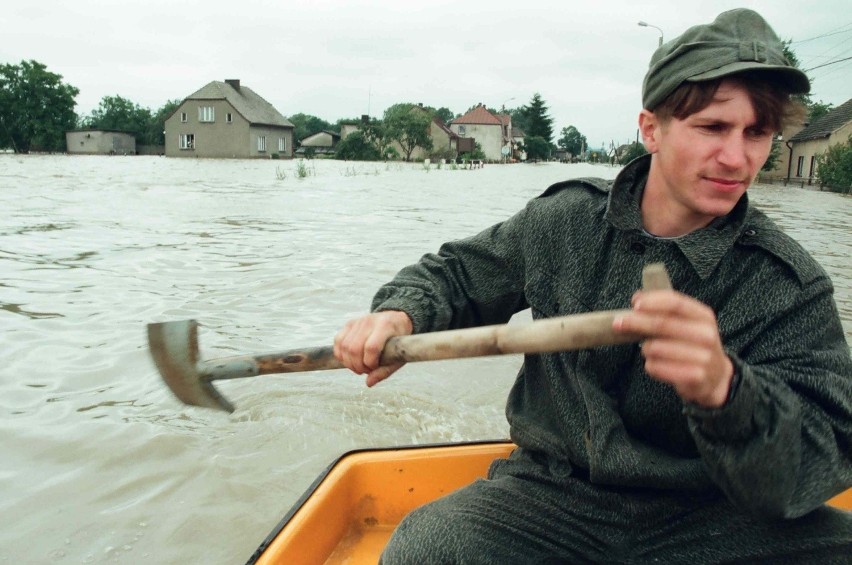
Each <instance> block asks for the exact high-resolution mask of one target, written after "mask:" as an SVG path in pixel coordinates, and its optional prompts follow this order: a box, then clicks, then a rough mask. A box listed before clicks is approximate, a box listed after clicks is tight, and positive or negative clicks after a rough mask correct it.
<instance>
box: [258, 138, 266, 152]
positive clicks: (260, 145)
mask: <svg viewBox="0 0 852 565" xmlns="http://www.w3.org/2000/svg"><path fill="white" fill-rule="evenodd" d="M257 150H258V151H266V136H265V135H258V136H257Z"/></svg>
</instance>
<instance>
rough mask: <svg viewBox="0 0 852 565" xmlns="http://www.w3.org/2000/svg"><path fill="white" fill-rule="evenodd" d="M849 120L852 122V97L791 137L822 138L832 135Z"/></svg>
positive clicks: (796, 138) (793, 139)
mask: <svg viewBox="0 0 852 565" xmlns="http://www.w3.org/2000/svg"><path fill="white" fill-rule="evenodd" d="M849 122H852V98H850V99H849V100H847V101H846V102H845V103H843V104H841V105H840V106H838V107H837V108H834V109H833V110H830V111H829V112H828V113H827V114H825V115H824V116H821V117H819V118H817V119H816V120H814V121H813V123H811V124H808V125H807V126H805V127H804V129H802V130H801V131H800V132H799V133H797V134H796V135H794V136H793V137H791V138H790V141H807V140H809V139H822V138H825V137H828V136H830V135H831V134H832V133H834V132H835V131H837V130H839V129H840V128H842V127H843V126H845V125H846V124H848V123H849Z"/></svg>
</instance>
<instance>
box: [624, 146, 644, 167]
mask: <svg viewBox="0 0 852 565" xmlns="http://www.w3.org/2000/svg"><path fill="white" fill-rule="evenodd" d="M646 153H648V151H647V150H646V149H645V146H644V145H643V144H641V143H639V142H634V143H631V144H630V147H628V148H627V151H625V152H624V155H622V156H621V159H619V160H618V162H619V163H620V164H622V165H626V164H627V163H629V162H630V161H632V160H633V159H636V158H637V157H641V156H642V155H645V154H646Z"/></svg>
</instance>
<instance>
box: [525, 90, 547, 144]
mask: <svg viewBox="0 0 852 565" xmlns="http://www.w3.org/2000/svg"><path fill="white" fill-rule="evenodd" d="M523 113H524V116H525V117H526V127H525V128H524V133H525V134H526V135H527V136H532V137H540V138H542V139H544V140H545V141H546V142H547V143H548V144H550V143H552V139H553V118H551V117H550V116H548V115H547V106H546V105H545V103H544V100H542V98H541V94H539V93H538V92H536V93H535V94H534V95H533V97H532V100H530V103H529V105H528V106H525V107H524V109H523Z"/></svg>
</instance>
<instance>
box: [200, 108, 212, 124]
mask: <svg viewBox="0 0 852 565" xmlns="http://www.w3.org/2000/svg"><path fill="white" fill-rule="evenodd" d="M198 121H199V122H213V121H215V120H214V113H213V106H199V107H198Z"/></svg>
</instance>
